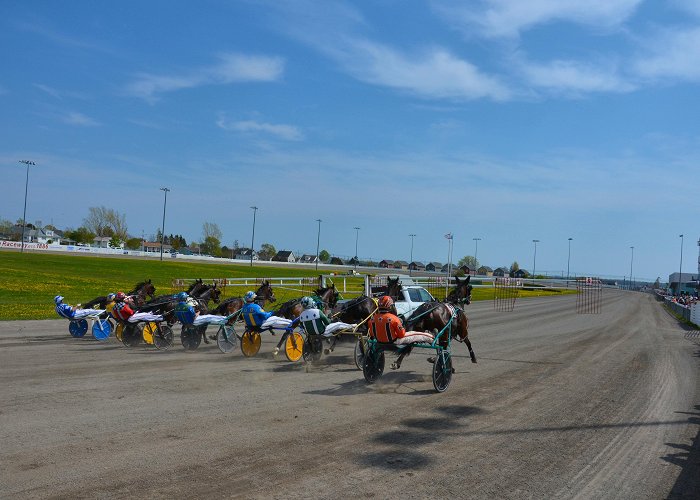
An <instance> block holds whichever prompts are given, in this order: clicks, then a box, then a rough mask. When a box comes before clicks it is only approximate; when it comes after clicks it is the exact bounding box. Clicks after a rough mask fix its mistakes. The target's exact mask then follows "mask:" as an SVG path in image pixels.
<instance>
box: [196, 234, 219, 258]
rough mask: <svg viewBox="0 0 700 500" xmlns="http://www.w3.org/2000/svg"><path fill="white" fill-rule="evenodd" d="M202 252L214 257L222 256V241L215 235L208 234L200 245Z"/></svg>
mask: <svg viewBox="0 0 700 500" xmlns="http://www.w3.org/2000/svg"><path fill="white" fill-rule="evenodd" d="M200 247H201V249H202V253H205V254H208V255H213V256H214V257H220V256H221V241H219V240H218V239H217V238H215V237H214V236H207V237H206V238H204V241H203V242H202V244H201V245H200Z"/></svg>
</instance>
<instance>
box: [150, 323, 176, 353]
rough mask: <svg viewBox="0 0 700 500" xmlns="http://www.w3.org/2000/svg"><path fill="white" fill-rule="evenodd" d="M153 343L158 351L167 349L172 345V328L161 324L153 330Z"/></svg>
mask: <svg viewBox="0 0 700 500" xmlns="http://www.w3.org/2000/svg"><path fill="white" fill-rule="evenodd" d="M153 345H155V346H156V349H158V350H160V351H167V350H168V349H170V348H171V347H172V346H173V329H172V328H170V327H169V326H168V325H166V324H161V325H160V329H158V328H156V331H154V332H153Z"/></svg>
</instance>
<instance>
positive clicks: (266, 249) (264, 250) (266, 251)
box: [258, 243, 277, 260]
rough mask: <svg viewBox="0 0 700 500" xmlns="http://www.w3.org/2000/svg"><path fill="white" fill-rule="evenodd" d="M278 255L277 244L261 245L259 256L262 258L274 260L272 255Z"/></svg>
mask: <svg viewBox="0 0 700 500" xmlns="http://www.w3.org/2000/svg"><path fill="white" fill-rule="evenodd" d="M275 255H277V250H276V249H275V246H274V245H272V244H271V243H263V244H262V245H260V251H259V252H258V258H259V259H260V260H272V257H274V256H275Z"/></svg>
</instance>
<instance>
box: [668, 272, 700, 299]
mask: <svg viewBox="0 0 700 500" xmlns="http://www.w3.org/2000/svg"><path fill="white" fill-rule="evenodd" d="M678 276H679V274H678V273H671V274H669V276H668V285H669V287H670V288H671V290H672V291H673V293H674V294H678ZM680 277H681V279H680V282H681V292H686V293H691V294H692V293H695V287H696V286H697V285H698V275H697V274H693V273H682V274H680Z"/></svg>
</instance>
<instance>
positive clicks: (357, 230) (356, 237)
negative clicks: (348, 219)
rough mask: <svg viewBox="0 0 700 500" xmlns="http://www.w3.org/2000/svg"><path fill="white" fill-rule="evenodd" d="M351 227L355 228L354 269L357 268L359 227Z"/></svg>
mask: <svg viewBox="0 0 700 500" xmlns="http://www.w3.org/2000/svg"><path fill="white" fill-rule="evenodd" d="M353 229H355V269H357V262H358V259H357V241H358V240H359V239H360V228H359V227H357V226H356V227H354V228H353Z"/></svg>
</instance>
